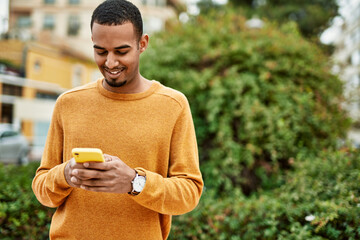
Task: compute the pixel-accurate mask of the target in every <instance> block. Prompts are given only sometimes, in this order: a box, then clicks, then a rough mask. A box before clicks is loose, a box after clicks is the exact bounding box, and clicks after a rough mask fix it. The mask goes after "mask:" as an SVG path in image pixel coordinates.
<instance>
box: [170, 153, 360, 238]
mask: <svg viewBox="0 0 360 240" xmlns="http://www.w3.org/2000/svg"><path fill="white" fill-rule="evenodd" d="M294 165H295V166H294V167H295V169H297V170H296V171H294V172H289V174H288V175H287V176H286V177H285V178H284V179H283V181H284V183H285V184H283V185H282V186H280V187H278V188H275V189H273V190H267V191H263V192H262V191H260V192H259V193H257V194H254V195H252V196H250V197H245V196H244V195H243V194H241V193H240V192H239V191H237V190H235V191H231V192H228V193H227V195H226V196H221V197H219V196H218V195H216V193H215V192H214V191H212V190H210V191H205V193H204V195H203V196H202V199H201V201H200V204H199V205H198V207H197V209H196V210H195V211H193V212H191V213H188V214H186V215H182V216H176V217H174V220H173V226H172V232H171V234H170V239H177V240H181V239H206V240H208V239H214V240H215V239H216V240H222V239H224V240H225V239H226V240H227V239H234V240H235V239H242V240H247V239H249V240H255V239H266V240H271V239H287V240H291V239H294V240H304V239H307V240H308V239H319V240H320V239H324V240H325V239H330V240H341V239H347V240H351V239H352V240H355V239H360V225H359V222H360V188H359V182H360V152H359V151H347V152H332V151H329V152H322V153H320V154H319V156H312V157H310V156H308V155H301V154H299V156H298V157H297V158H296V159H295V160H294ZM311 217H313V218H314V219H308V218H311ZM306 219H308V220H306Z"/></svg>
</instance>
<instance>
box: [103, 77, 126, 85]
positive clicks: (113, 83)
mask: <svg viewBox="0 0 360 240" xmlns="http://www.w3.org/2000/svg"><path fill="white" fill-rule="evenodd" d="M105 81H106V83H107V84H108V85H109V86H110V87H122V86H124V85H125V84H126V82H127V81H126V80H125V81H123V82H116V79H110V80H108V79H106V78H105Z"/></svg>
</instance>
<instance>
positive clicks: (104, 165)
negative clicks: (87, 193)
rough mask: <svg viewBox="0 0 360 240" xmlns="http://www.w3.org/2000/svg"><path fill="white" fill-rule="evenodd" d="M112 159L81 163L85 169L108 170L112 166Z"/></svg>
mask: <svg viewBox="0 0 360 240" xmlns="http://www.w3.org/2000/svg"><path fill="white" fill-rule="evenodd" d="M111 163H112V160H111V161H109V162H102V163H99V162H86V163H84V164H83V166H84V168H86V169H95V170H103V171H106V170H110V169H111V168H112V164H111Z"/></svg>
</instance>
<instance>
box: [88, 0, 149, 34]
mask: <svg viewBox="0 0 360 240" xmlns="http://www.w3.org/2000/svg"><path fill="white" fill-rule="evenodd" d="M94 22H96V23H98V24H101V25H108V26H111V25H121V24H124V23H127V22H130V23H132V24H133V26H134V30H135V33H136V34H137V36H138V40H140V38H141V36H142V35H143V21H142V18H141V13H140V11H139V9H138V8H137V7H136V6H135V5H134V4H132V3H131V2H129V1H126V0H106V1H104V2H103V3H101V4H100V5H99V6H97V8H96V9H95V10H94V12H93V14H92V17H91V23H90V28H91V31H92V27H93V25H94Z"/></svg>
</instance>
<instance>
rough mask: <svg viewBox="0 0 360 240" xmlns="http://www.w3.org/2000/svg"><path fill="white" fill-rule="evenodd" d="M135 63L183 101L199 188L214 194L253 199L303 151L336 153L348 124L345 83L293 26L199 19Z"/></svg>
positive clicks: (231, 17)
mask: <svg viewBox="0 0 360 240" xmlns="http://www.w3.org/2000/svg"><path fill="white" fill-rule="evenodd" d="M141 61H142V65H141V66H142V69H141V72H142V73H143V74H144V75H145V76H146V77H147V78H150V79H156V80H158V81H160V82H162V83H164V84H165V85H167V86H171V87H173V88H175V89H179V90H180V91H181V92H183V93H185V95H186V96H187V97H188V99H189V102H190V104H191V108H192V111H193V117H194V122H195V125H196V130H197V138H198V144H199V149H200V157H201V166H202V171H203V173H204V178H205V182H206V185H207V187H208V188H215V189H217V190H218V192H221V191H222V190H229V189H232V188H233V187H238V186H241V187H242V189H243V191H244V192H246V193H250V192H251V191H253V190H255V189H256V188H257V187H258V186H259V184H260V182H261V179H266V178H267V177H268V175H269V174H270V173H274V172H278V171H280V170H281V169H284V168H287V167H288V165H289V164H288V161H289V159H292V158H293V157H294V156H296V155H297V153H298V152H299V151H303V150H304V149H307V150H308V151H318V150H319V149H322V148H329V147H335V146H336V143H337V140H338V139H339V138H340V137H342V136H343V135H344V133H346V130H347V129H348V126H349V121H348V119H347V117H346V114H345V112H344V111H343V110H342V109H341V107H340V104H341V101H342V88H343V87H342V83H341V81H340V80H339V79H338V78H337V77H336V76H333V75H331V74H330V73H329V68H328V65H327V58H326V57H325V56H324V55H323V54H322V52H321V50H320V49H319V48H318V47H317V46H315V45H314V44H311V43H309V42H308V41H306V40H304V39H303V38H302V37H301V35H300V34H299V33H298V31H297V28H296V26H295V25H294V24H292V23H288V24H285V25H282V26H280V27H277V26H274V25H272V24H267V25H266V26H265V27H264V28H262V29H248V28H247V27H246V19H244V18H243V17H241V16H239V15H238V14H237V13H236V12H234V11H231V10H228V11H226V14H225V12H218V13H215V14H213V15H209V16H199V17H198V18H196V19H195V20H194V22H192V23H190V24H187V25H182V26H179V25H173V26H172V27H169V29H168V30H167V31H166V33H161V34H159V35H156V36H154V37H153V39H151V41H150V47H149V48H148V49H147V51H146V52H145V53H144V56H142V59H141Z"/></svg>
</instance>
